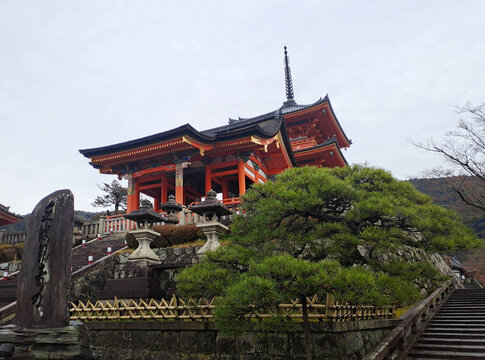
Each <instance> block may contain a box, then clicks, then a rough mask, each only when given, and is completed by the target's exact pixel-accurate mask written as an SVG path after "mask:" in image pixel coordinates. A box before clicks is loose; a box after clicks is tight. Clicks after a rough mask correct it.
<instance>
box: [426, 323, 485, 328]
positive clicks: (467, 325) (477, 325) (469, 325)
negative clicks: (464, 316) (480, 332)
mask: <svg viewBox="0 0 485 360" xmlns="http://www.w3.org/2000/svg"><path fill="white" fill-rule="evenodd" d="M440 327H447V328H450V329H456V328H463V329H469V328H481V329H482V328H484V327H485V324H482V323H471V322H470V323H468V322H460V323H454V322H434V321H432V322H431V323H430V324H429V325H428V328H429V329H435V328H440Z"/></svg>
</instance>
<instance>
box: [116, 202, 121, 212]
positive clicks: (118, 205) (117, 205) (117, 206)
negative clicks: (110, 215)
mask: <svg viewBox="0 0 485 360" xmlns="http://www.w3.org/2000/svg"><path fill="white" fill-rule="evenodd" d="M119 207H120V204H118V203H115V214H118V208H119Z"/></svg>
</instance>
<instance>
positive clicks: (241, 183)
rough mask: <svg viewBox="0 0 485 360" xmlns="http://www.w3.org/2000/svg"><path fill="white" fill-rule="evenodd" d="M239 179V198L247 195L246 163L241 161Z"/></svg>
mask: <svg viewBox="0 0 485 360" xmlns="http://www.w3.org/2000/svg"><path fill="white" fill-rule="evenodd" d="M237 177H238V180H239V196H241V195H244V194H245V193H246V175H245V174H244V162H243V159H240V160H239V162H238V163H237Z"/></svg>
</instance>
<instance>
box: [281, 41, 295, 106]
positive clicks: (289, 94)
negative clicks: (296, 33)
mask: <svg viewBox="0 0 485 360" xmlns="http://www.w3.org/2000/svg"><path fill="white" fill-rule="evenodd" d="M285 90H286V101H285V102H284V103H283V107H286V106H292V105H296V101H295V94H294V92H293V80H292V78H291V69H290V58H289V57H288V51H286V45H285Z"/></svg>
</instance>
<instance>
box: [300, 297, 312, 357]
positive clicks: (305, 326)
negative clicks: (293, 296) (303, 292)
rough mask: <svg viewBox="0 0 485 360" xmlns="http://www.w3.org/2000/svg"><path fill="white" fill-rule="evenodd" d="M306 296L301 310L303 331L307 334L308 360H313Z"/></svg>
mask: <svg viewBox="0 0 485 360" xmlns="http://www.w3.org/2000/svg"><path fill="white" fill-rule="evenodd" d="M307 306H308V305H307V303H306V296H303V297H302V298H301V309H302V311H303V331H304V333H305V353H306V360H312V336H311V334H310V321H309V320H308V307H307Z"/></svg>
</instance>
